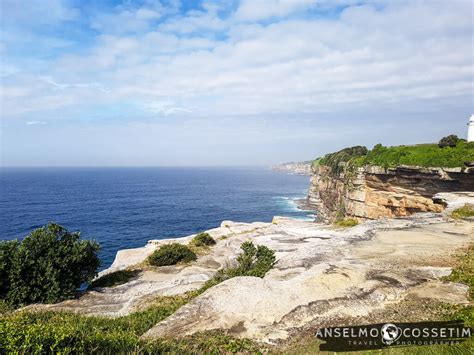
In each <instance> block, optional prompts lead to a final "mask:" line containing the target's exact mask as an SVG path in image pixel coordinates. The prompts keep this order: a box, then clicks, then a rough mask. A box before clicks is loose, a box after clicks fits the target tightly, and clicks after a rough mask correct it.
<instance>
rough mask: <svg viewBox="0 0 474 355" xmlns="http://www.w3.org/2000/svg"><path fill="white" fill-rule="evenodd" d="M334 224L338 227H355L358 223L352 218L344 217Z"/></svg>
mask: <svg viewBox="0 0 474 355" xmlns="http://www.w3.org/2000/svg"><path fill="white" fill-rule="evenodd" d="M335 224H336V225H337V226H339V227H355V226H357V225H358V224H359V222H358V221H357V219H354V218H344V219H342V220H340V221H337V222H336V223H335Z"/></svg>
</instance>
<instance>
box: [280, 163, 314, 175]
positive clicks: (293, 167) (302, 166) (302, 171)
mask: <svg viewBox="0 0 474 355" xmlns="http://www.w3.org/2000/svg"><path fill="white" fill-rule="evenodd" d="M311 163H312V162H311V161H303V162H290V163H283V164H279V165H273V166H272V170H274V171H282V172H286V173H290V174H296V175H308V176H309V175H311Z"/></svg>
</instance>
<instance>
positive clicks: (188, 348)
mask: <svg viewBox="0 0 474 355" xmlns="http://www.w3.org/2000/svg"><path fill="white" fill-rule="evenodd" d="M163 247H164V246H163ZM241 248H242V251H243V253H242V254H240V255H239V257H238V262H239V266H238V267H237V268H233V269H225V270H220V271H219V272H218V273H217V275H216V276H215V277H214V278H212V279H211V280H209V281H208V282H206V284H204V285H203V286H202V287H201V288H200V289H198V290H196V291H191V292H188V293H187V294H185V295H183V296H171V297H159V298H158V299H156V300H155V302H154V303H153V304H151V305H150V306H149V307H148V308H147V309H145V310H142V311H139V312H135V313H132V314H130V315H128V316H124V317H119V318H115V319H111V318H106V317H97V316H85V315H79V314H74V313H70V312H54V311H39V312H28V311H22V312H15V313H7V314H5V315H3V316H1V315H0V353H3V352H5V353H64V354H68V353H80V354H82V353H100V354H102V353H109V354H115V353H134V354H161V353H173V354H196V353H212V354H218V353H261V350H260V348H259V347H258V346H257V345H256V344H255V343H253V342H252V341H250V340H248V339H236V338H233V337H232V336H229V335H227V334H223V333H218V332H214V333H209V332H208V333H198V334H195V335H192V336H187V337H184V338H179V339H156V340H153V341H150V342H146V341H143V340H140V336H141V335H143V334H144V333H145V332H146V331H147V330H149V329H150V328H152V327H153V326H154V325H156V324H157V323H158V322H160V321H161V320H163V319H165V318H167V317H168V316H170V315H171V314H173V313H174V312H175V311H176V310H177V309H178V308H180V307H181V306H183V305H184V304H186V303H187V302H189V301H190V300H191V299H193V298H195V297H197V296H199V295H200V294H202V293H203V292H204V291H206V290H207V289H208V288H209V287H212V286H214V285H217V284H219V283H220V282H222V281H224V280H227V279H229V278H231V277H236V276H259V277H263V276H264V275H265V273H266V272H267V271H268V270H270V269H271V268H272V267H273V264H274V262H275V256H274V253H273V251H272V250H270V249H268V248H266V247H264V246H258V247H255V246H254V245H253V243H251V242H245V243H243V244H242V245H241Z"/></svg>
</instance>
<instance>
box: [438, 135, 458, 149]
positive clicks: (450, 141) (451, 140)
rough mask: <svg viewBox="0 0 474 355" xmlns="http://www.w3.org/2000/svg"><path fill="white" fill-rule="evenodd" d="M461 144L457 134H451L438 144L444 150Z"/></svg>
mask: <svg viewBox="0 0 474 355" xmlns="http://www.w3.org/2000/svg"><path fill="white" fill-rule="evenodd" d="M458 142H459V138H458V136H457V135H455V134H450V135H449V136H446V137H443V138H441V140H440V141H439V143H438V147H440V148H444V147H451V148H453V147H455V146H456V145H457V144H458Z"/></svg>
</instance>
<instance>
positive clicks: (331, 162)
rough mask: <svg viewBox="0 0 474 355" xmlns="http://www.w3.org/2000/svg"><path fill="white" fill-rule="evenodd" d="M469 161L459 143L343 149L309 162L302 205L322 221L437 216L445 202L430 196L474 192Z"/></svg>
mask: <svg viewBox="0 0 474 355" xmlns="http://www.w3.org/2000/svg"><path fill="white" fill-rule="evenodd" d="M472 160H474V146H473V145H472V144H467V143H464V142H461V143H460V144H458V147H454V148H452V147H448V148H441V147H438V146H437V145H420V146H407V147H390V148H386V147H382V146H376V147H374V149H373V150H371V151H368V150H367V149H366V148H365V147H351V148H345V149H343V150H341V151H339V152H336V153H332V154H328V155H326V156H325V157H324V158H320V159H317V160H315V161H314V162H313V165H312V169H311V184H310V188H309V193H308V199H307V202H308V205H310V206H311V207H313V208H314V209H315V210H316V211H317V218H318V220H320V221H324V222H334V221H337V220H340V219H342V218H345V217H351V218H355V219H357V220H359V221H362V220H370V219H379V218H383V217H389V218H392V217H404V216H409V215H411V214H413V213H417V212H441V211H442V210H443V209H444V207H445V203H444V202H443V201H442V200H440V199H437V198H434V195H435V194H437V193H441V192H457V191H474V167H472V166H471V162H470V161H472ZM406 163H408V164H406ZM410 163H418V164H424V165H428V164H437V163H438V164H439V165H441V166H438V167H430V166H421V165H410ZM377 164H384V165H385V166H380V165H377ZM443 165H448V166H443ZM456 165H458V166H456Z"/></svg>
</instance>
